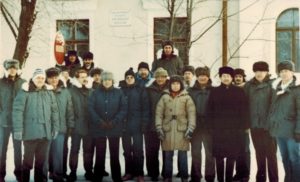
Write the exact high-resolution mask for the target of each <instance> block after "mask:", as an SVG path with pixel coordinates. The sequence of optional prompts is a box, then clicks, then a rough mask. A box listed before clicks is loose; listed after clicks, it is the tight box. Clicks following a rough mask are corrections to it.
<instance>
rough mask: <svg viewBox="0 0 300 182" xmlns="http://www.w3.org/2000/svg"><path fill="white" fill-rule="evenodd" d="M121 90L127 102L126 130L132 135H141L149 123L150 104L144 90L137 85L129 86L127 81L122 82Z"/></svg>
mask: <svg viewBox="0 0 300 182" xmlns="http://www.w3.org/2000/svg"><path fill="white" fill-rule="evenodd" d="M119 86H120V87H121V90H122V91H123V93H124V95H125V97H126V100H127V115H126V117H125V119H124V130H125V131H126V132H128V133H130V134H134V133H141V132H142V127H143V126H144V125H145V124H146V123H148V119H149V103H148V98H147V94H146V91H145V89H144V88H141V87H139V86H137V85H132V86H127V84H126V82H125V80H123V81H121V82H120V85H119Z"/></svg>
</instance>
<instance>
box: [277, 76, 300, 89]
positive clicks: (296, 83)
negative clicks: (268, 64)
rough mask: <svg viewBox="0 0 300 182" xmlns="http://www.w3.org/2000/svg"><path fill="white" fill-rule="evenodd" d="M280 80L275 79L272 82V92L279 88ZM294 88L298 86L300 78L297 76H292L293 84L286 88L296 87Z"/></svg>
mask: <svg viewBox="0 0 300 182" xmlns="http://www.w3.org/2000/svg"><path fill="white" fill-rule="evenodd" d="M281 80H282V79H281V78H280V77H279V78H277V79H275V80H274V81H273V82H272V88H273V89H274V90H276V89H277V87H278V86H279V84H280V83H281ZM296 86H300V76H299V75H294V76H293V82H292V84H290V85H289V86H288V87H296Z"/></svg>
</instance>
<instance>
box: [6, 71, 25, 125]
mask: <svg viewBox="0 0 300 182" xmlns="http://www.w3.org/2000/svg"><path fill="white" fill-rule="evenodd" d="M24 82H25V80H24V79H22V78H20V77H19V76H17V77H16V78H15V80H11V79H9V78H8V77H6V76H4V77H3V78H2V79H0V126H1V127H9V126H12V107H13V101H14V99H15V97H16V95H17V93H18V91H19V90H20V89H21V86H22V84H23V83H24Z"/></svg>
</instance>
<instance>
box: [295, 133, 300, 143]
mask: <svg viewBox="0 0 300 182" xmlns="http://www.w3.org/2000/svg"><path fill="white" fill-rule="evenodd" d="M294 139H295V141H296V142H297V143H300V133H295V134H294Z"/></svg>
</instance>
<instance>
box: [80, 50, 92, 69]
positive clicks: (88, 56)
mask: <svg viewBox="0 0 300 182" xmlns="http://www.w3.org/2000/svg"><path fill="white" fill-rule="evenodd" d="M82 61H83V66H82V67H81V69H84V70H85V71H86V72H87V73H89V72H90V71H91V70H92V69H93V68H94V54H93V53H91V52H89V51H88V52H85V53H84V54H83V56H82Z"/></svg>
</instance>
